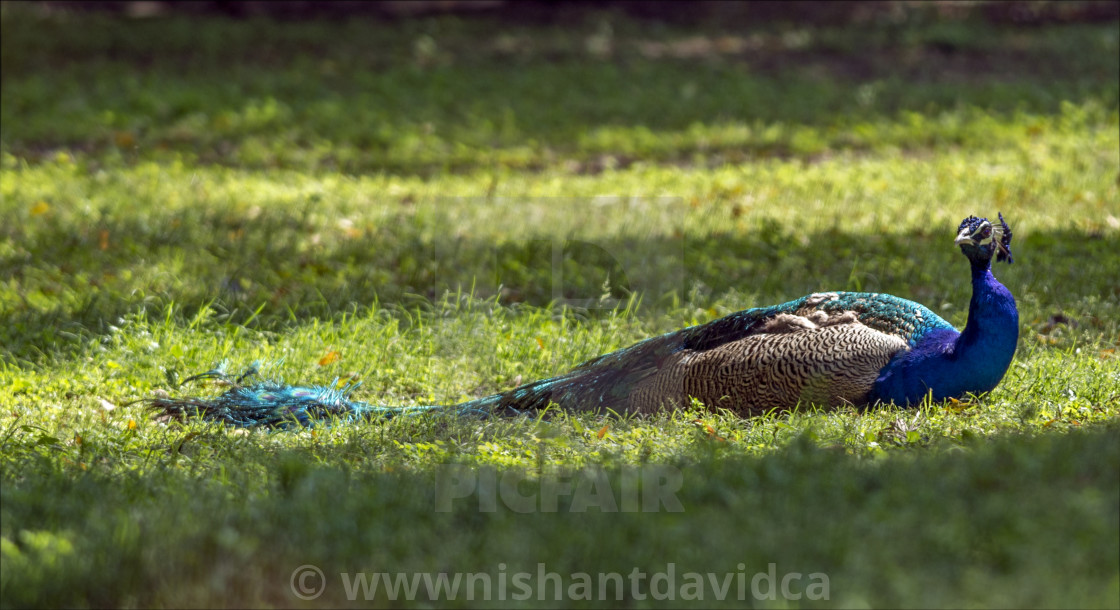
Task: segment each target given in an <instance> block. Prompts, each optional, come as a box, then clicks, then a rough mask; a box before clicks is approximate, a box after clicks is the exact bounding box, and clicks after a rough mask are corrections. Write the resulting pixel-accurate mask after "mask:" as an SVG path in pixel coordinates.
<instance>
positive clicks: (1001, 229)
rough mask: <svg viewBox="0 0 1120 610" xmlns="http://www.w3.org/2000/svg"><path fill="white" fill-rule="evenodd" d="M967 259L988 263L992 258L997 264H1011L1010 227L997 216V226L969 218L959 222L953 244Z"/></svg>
mask: <svg viewBox="0 0 1120 610" xmlns="http://www.w3.org/2000/svg"><path fill="white" fill-rule="evenodd" d="M954 243H956V244H957V245H958V246H960V247H961V252H964V255H965V256H967V257H968V258H969V259H975V260H980V261H990V260H992V256H995V257H996V261H997V262H1006V263H1011V262H1013V261H1012V259H1011V227H1009V226H1007V221H1005V220H1004V219H1003V213H1002V212H1001V213H1000V215H999V224H995V223H993V222H992V221H990V220H988V219H987V218H977V217H975V216H969V217H968V218H965V219H964V220H963V221H961V226H960V227H958V228H957V239H956V241H955V242H954Z"/></svg>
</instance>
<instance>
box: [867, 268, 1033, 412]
mask: <svg viewBox="0 0 1120 610" xmlns="http://www.w3.org/2000/svg"><path fill="white" fill-rule="evenodd" d="M1018 339H1019V313H1018V311H1016V309H1015V299H1014V298H1013V297H1012V296H1011V292H1009V291H1008V290H1007V288H1005V287H1004V286H1003V284H1000V283H999V282H998V281H996V278H995V276H993V275H992V269H991V265H990V263H989V262H988V261H972V300H971V301H970V302H969V305H968V322H967V323H966V324H965V327H964V331H962V332H960V333H958V332H956V331H955V330H950V329H937V330H933V331H930V332H929V333H927V334H926V335H925V336H924V337H923V338H922V339H920V340H919V341H918V343H917V344H916V345H915V346H914V347H913V349H911V350H909V351H907V352H903V353H900V354H898V355H897V356H896V357H895V358H894V359H893V360H892V361H891V362H890V363H889V364H888V365H887V366H886V367H885V368H884V369H883V371H882V373H881V374H880V376H879V378H878V379H877V380H876V381H875V384H874V386H873V388H872V391H871V393H870V395H869V400H870V401H871V402H875V401H882V402H888V401H893V402H894V403H896V404H900V405H904V404H916V403H918V402H921V401H922V399H924V398H925V397H927V396H931V395H932V398H933V400H935V401H940V400H945V399H946V398H960V397H962V396H964V395H966V394H968V393H973V394H981V393H984V392H989V391H991V390H992V389H993V388H995V387H996V385H997V384H998V383H999V382H1000V380H1001V379H1002V378H1003V374H1004V373H1006V372H1007V367H1008V366H1010V365H1011V357H1012V356H1014V355H1015V345H1016V343H1017V342H1018Z"/></svg>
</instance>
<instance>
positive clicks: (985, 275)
mask: <svg viewBox="0 0 1120 610" xmlns="http://www.w3.org/2000/svg"><path fill="white" fill-rule="evenodd" d="M970 262H971V263H972V299H971V300H970V301H969V304H968V322H967V323H966V324H965V327H964V330H963V331H961V334H960V336H958V337H957V339H956V342H955V345H954V349H953V355H954V358H953V359H952V360H953V362H952V366H953V368H956V369H957V372H958V373H959V374H960V379H968V380H970V382H971V383H970V384H969V385H971V386H973V387H972V388H965V391H969V392H977V393H978V392H986V391H989V390H991V389H992V388H994V387H995V386H996V384H998V383H999V381H1000V379H1002V378H1003V374H1004V373H1005V372H1007V367H1008V366H1010V364H1011V358H1012V356H1014V355H1015V346H1016V344H1017V343H1018V340H1019V312H1018V310H1017V309H1016V308H1015V298H1014V297H1013V296H1011V292H1010V291H1009V290H1008V289H1007V288H1006V287H1005V286H1004V285H1003V284H1001V283H999V281H998V280H996V278H995V276H994V275H992V266H991V261H990V260H972V261H970ZM947 364H948V363H947Z"/></svg>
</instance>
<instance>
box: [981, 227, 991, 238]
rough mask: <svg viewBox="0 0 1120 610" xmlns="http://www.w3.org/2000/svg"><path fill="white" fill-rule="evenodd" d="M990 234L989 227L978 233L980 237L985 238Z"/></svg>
mask: <svg viewBox="0 0 1120 610" xmlns="http://www.w3.org/2000/svg"><path fill="white" fill-rule="evenodd" d="M991 234H992V228H991V227H984V229H983V230H981V231H980V237H987V236H989V235H991Z"/></svg>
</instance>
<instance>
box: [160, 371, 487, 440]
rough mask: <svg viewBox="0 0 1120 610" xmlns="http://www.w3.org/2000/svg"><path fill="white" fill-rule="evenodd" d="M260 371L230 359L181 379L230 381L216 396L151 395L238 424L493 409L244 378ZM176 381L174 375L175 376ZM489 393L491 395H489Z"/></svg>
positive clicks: (182, 412) (174, 407)
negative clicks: (366, 397)
mask: <svg viewBox="0 0 1120 610" xmlns="http://www.w3.org/2000/svg"><path fill="white" fill-rule="evenodd" d="M259 375H260V364H259V363H253V365H252V366H250V367H249V368H248V369H247V370H246V371H245V372H244V373H242V374H241V375H238V376H237V377H233V376H232V375H229V374H228V373H227V372H226V369H225V363H222V364H220V365H218V366H217V367H215V368H213V369H211V370H209V371H206V372H205V373H202V374H200V375H195V376H193V377H189V378H187V379H184V380H183V382H182V383H189V382H191V381H197V380H203V379H215V380H219V381H222V382H225V383H227V384H229V385H230V386H232V387H230V388H229V389H228V390H226V391H225V392H223V393H222V394H221V395H219V396H216V397H214V398H197V397H185V398H170V397H168V398H152V399H148V400H147V402H149V403H150V405H151V407H152V408H153V409H154V410H156V411H157V412H158V413H159V414H161V415H165V416H169V417H173V418H179V419H181V418H185V417H201V418H203V419H208V420H212V421H220V422H224V423H227V424H231V425H234V426H238V427H246V428H248V427H256V426H290V425H293V424H297V425H302V426H313V425H315V424H317V423H323V422H327V421H331V420H342V421H352V420H356V419H389V418H392V417H397V416H401V415H418V414H422V413H433V412H447V413H452V414H455V415H460V416H474V417H485V416H487V415H489V414H490V411H489V410H488V409H487V406H488V402H487V399H486V398H483V399H479V400H476V401H472V402H469V403H463V404H460V405H452V406H414V407H385V406H377V405H371V404H369V403H367V402H362V401H358V400H351V399H350V394H351V392H353V391H354V390H355V389H356V388H357V387H358V385H359V384H356V383H345V384H343V385H341V386H340V385H339V384H338V379H335V380H334V382H333V383H331V384H330V385H329V386H292V385H287V384H285V383H283V382H281V381H277V380H271V379H259V380H257V381H255V382H253V383H248V384H243V383H242V382H243V381H245V380H247V379H249V378H254V377H259ZM172 380H173V379H172ZM488 398H489V397H488Z"/></svg>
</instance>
